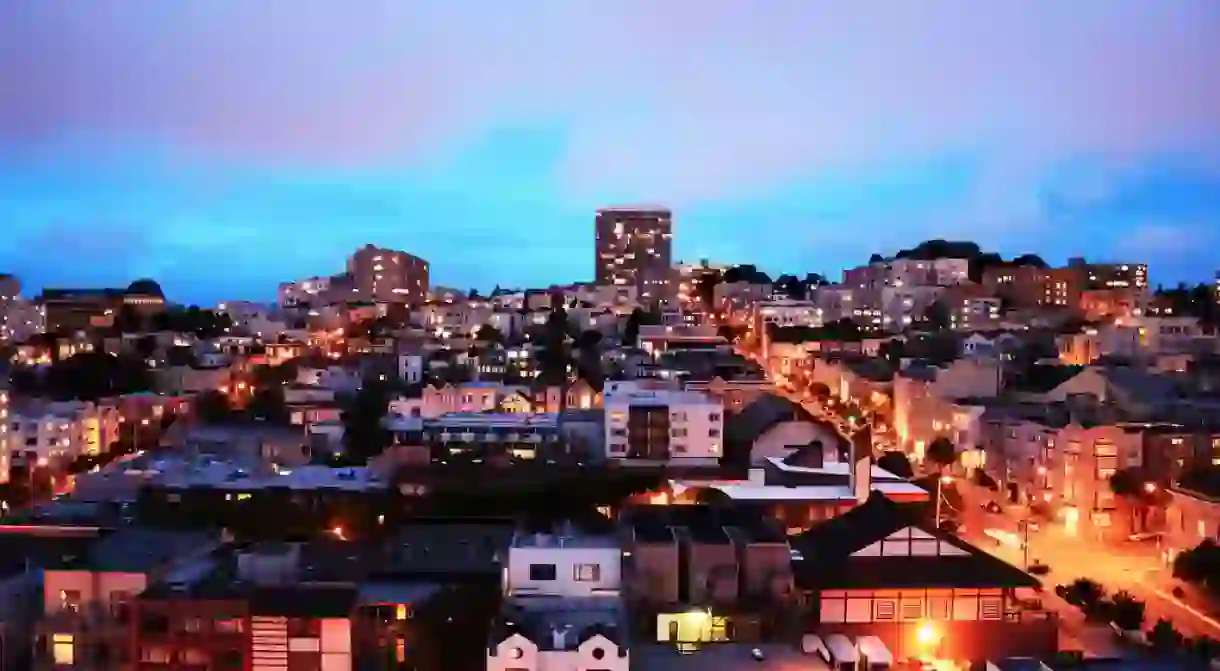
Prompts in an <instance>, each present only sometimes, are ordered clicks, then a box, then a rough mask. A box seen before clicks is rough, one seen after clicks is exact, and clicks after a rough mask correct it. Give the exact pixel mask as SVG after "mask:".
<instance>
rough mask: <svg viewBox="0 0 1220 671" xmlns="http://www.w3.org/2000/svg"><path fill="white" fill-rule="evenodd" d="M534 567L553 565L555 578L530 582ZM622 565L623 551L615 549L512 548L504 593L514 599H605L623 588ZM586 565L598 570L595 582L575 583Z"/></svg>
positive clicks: (554, 544) (552, 545)
mask: <svg viewBox="0 0 1220 671" xmlns="http://www.w3.org/2000/svg"><path fill="white" fill-rule="evenodd" d="M534 564H554V565H555V579H554V580H532V579H531V578H530V566H531V565H534ZM622 564H623V551H622V550H621V549H620V548H618V547H561V546H559V545H558V544H557V543H556V542H551V543H545V544H540V545H539V546H537V547H534V546H531V547H512V548H509V551H508V567H507V569H506V571H505V576H504V590H505V592H506V593H507V594H509V595H517V596H528V595H544V596H567V597H588V596H608V595H612V594H616V593H618V592H619V590H620V589H621V587H622ZM588 565H596V566H597V567H598V569H597V571H596V576H595V577H596V578H597V579H596V580H578V579H577V577H578V576H579V575H580V574H582V573H583V572H584V571H585V570H587V569H583V567H586V566H588ZM578 567H582V569H578ZM586 577H588V576H587V575H586Z"/></svg>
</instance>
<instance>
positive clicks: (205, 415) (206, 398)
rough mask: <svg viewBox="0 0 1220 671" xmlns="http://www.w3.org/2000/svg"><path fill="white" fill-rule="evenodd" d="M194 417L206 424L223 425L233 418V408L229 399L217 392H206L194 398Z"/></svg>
mask: <svg viewBox="0 0 1220 671" xmlns="http://www.w3.org/2000/svg"><path fill="white" fill-rule="evenodd" d="M194 405H195V408H194V410H195V416H196V417H198V418H199V419H201V420H203V421H204V422H208V423H216V424H218V423H223V422H227V421H229V420H230V419H232V418H233V406H232V405H230V404H229V397H228V396H227V395H226V394H222V393H221V392H219V391H215V390H208V391H205V392H202V393H200V394H199V395H198V396H196V397H195V402H194Z"/></svg>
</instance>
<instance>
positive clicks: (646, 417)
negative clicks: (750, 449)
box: [603, 388, 724, 464]
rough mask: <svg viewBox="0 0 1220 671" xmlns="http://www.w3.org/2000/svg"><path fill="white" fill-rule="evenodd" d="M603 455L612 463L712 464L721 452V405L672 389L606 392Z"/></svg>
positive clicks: (700, 395)
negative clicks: (618, 460)
mask: <svg viewBox="0 0 1220 671" xmlns="http://www.w3.org/2000/svg"><path fill="white" fill-rule="evenodd" d="M603 404H604V406H605V413H606V429H605V431H606V435H605V440H606V453H607V456H608V457H609V458H611V459H623V460H633V459H638V460H647V461H670V462H679V463H692V464H693V463H698V462H700V461H704V462H712V461H715V460H717V459H719V458H720V455H721V454H722V453H723V448H724V435H723V434H724V406H723V404H722V403H721V401H720V400H719V399H717V398H715V397H712V396H709V395H707V394H703V393H700V392H694V391H680V390H675V389H638V388H637V389H633V388H626V389H616V390H614V391H607V393H606V395H605V399H604V401H603Z"/></svg>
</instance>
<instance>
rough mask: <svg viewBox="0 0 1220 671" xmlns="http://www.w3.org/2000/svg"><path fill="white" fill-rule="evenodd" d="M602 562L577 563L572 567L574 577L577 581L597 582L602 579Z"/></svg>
mask: <svg viewBox="0 0 1220 671" xmlns="http://www.w3.org/2000/svg"><path fill="white" fill-rule="evenodd" d="M601 574H602V567H601V565H600V564H577V565H575V566H573V567H572V577H573V579H575V580H576V581H577V582H597V581H598V580H601Z"/></svg>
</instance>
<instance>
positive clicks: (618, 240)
mask: <svg viewBox="0 0 1220 671" xmlns="http://www.w3.org/2000/svg"><path fill="white" fill-rule="evenodd" d="M672 239H673V213H671V212H670V211H669V210H667V209H664V208H606V209H602V210H598V211H597V220H596V240H595V248H596V257H595V258H594V271H595V272H594V275H595V279H596V282H597V283H598V284H603V285H617V286H634V287H635V288H636V290H637V292H638V293H637V295H638V296H639V300H640V301H641V302H644V303H649V302H654V301H658V300H662V299H669V298H670V293H671V290H672V288H673V287H672V284H673V283H672V282H671V280H672V277H671V274H672V249H671V245H672Z"/></svg>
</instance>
